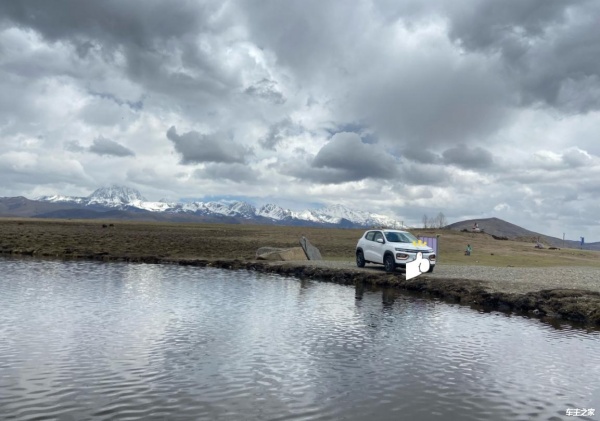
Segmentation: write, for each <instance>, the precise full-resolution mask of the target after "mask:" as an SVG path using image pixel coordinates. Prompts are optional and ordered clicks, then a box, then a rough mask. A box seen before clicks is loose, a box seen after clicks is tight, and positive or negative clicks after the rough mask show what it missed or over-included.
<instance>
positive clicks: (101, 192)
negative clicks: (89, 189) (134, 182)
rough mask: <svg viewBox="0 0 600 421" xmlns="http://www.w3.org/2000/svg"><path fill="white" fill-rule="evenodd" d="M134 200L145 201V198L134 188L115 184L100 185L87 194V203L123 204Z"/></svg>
mask: <svg viewBox="0 0 600 421" xmlns="http://www.w3.org/2000/svg"><path fill="white" fill-rule="evenodd" d="M136 202H146V199H145V198H144V196H142V195H141V194H140V192H139V191H137V190H136V189H132V188H129V187H124V186H117V185H112V186H110V187H100V188H99V189H97V190H95V191H94V192H93V193H92V194H91V195H89V196H88V204H89V205H95V204H98V205H104V206H123V205H129V204H130V203H136Z"/></svg>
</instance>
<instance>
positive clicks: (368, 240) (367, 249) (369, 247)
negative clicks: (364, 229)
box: [362, 231, 375, 262]
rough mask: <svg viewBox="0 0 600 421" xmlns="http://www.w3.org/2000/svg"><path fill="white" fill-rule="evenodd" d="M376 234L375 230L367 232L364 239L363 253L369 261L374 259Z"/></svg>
mask: <svg viewBox="0 0 600 421" xmlns="http://www.w3.org/2000/svg"><path fill="white" fill-rule="evenodd" d="M374 236H375V232H374V231H369V232H368V233H366V234H365V238H364V241H363V242H362V246H363V253H364V255H365V260H366V261H367V262H372V261H373V244H374V242H373V237H374Z"/></svg>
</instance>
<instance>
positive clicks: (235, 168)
mask: <svg viewBox="0 0 600 421" xmlns="http://www.w3.org/2000/svg"><path fill="white" fill-rule="evenodd" d="M195 175H196V177H198V178H203V179H209V180H230V181H233V182H235V183H248V184H252V183H255V182H256V181H257V180H258V173H257V172H256V171H255V170H253V169H252V168H250V167H248V166H247V165H244V164H238V163H234V164H223V163H210V164H207V165H206V166H205V168H204V169H199V170H197V171H196V172H195Z"/></svg>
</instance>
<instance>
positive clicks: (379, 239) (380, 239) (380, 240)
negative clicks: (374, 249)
mask: <svg viewBox="0 0 600 421" xmlns="http://www.w3.org/2000/svg"><path fill="white" fill-rule="evenodd" d="M375 241H377V242H378V243H380V244H383V243H384V241H383V238H378V239H377V240H375Z"/></svg>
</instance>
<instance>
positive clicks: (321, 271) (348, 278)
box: [0, 250, 600, 326]
mask: <svg viewBox="0 0 600 421" xmlns="http://www.w3.org/2000/svg"><path fill="white" fill-rule="evenodd" d="M2 254H5V255H6V254H8V255H13V256H14V255H23V256H25V255H28V256H37V257H53V258H61V259H65V260H69V259H75V260H77V259H85V260H97V261H104V262H131V263H162V264H178V265H188V266H197V267H214V268H222V269H230V270H254V271H259V272H264V273H275V274H279V275H283V276H293V277H296V278H300V279H312V280H318V281H324V282H334V283H339V284H344V285H370V286H382V287H395V288H400V289H403V290H407V291H412V292H418V293H420V294H421V295H423V296H426V297H436V298H441V299H444V300H450V301H453V302H457V303H460V304H464V305H469V306H477V307H480V308H484V309H488V310H501V311H514V312H519V313H527V314H529V315H532V316H534V317H549V318H555V319H562V320H569V321H574V322H579V323H584V324H588V325H594V326H600V293H599V292H596V291H587V290H579V289H560V288H559V289H543V290H540V291H532V292H527V293H524V294H519V293H510V292H501V291H493V290H492V291H490V283H489V282H487V281H480V280H473V279H444V278H440V277H433V276H427V275H421V276H419V277H418V278H414V279H410V280H406V279H405V276H404V274H402V273H401V272H397V273H394V274H388V273H385V272H382V271H375V270H373V271H368V270H351V269H341V268H323V267H314V266H310V263H309V264H307V265H302V264H297V263H296V264H277V263H272V262H258V261H252V260H239V259H227V260H207V259H190V258H172V257H167V256H156V255H146V256H144V255H135V256H115V255H113V254H110V253H108V252H100V253H77V252H75V253H69V252H68V251H67V253H63V254H62V255H53V254H45V253H36V252H34V251H30V250H12V251H11V252H9V253H2V251H0V255H2Z"/></svg>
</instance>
